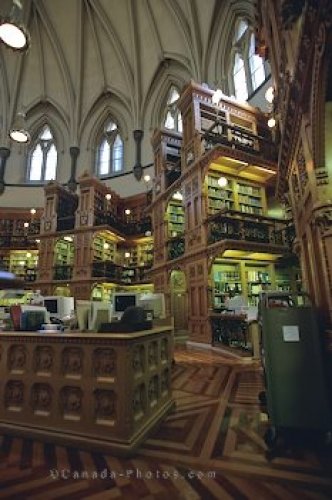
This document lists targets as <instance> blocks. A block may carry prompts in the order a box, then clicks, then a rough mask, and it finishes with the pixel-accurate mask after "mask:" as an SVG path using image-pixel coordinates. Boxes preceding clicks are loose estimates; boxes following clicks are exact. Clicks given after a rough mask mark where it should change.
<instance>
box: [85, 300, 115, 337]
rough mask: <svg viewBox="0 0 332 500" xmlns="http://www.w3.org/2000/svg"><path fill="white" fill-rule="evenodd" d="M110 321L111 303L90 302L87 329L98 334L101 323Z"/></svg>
mask: <svg viewBox="0 0 332 500" xmlns="http://www.w3.org/2000/svg"><path fill="white" fill-rule="evenodd" d="M111 319H112V302H97V301H96V302H91V303H90V310H89V317H88V329H89V330H90V331H94V332H98V330H99V327H100V325H101V323H109V322H110V321H111Z"/></svg>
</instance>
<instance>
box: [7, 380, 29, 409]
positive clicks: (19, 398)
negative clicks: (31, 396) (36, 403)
mask: <svg viewBox="0 0 332 500" xmlns="http://www.w3.org/2000/svg"><path fill="white" fill-rule="evenodd" d="M23 404H24V384H23V382H21V381H20V380H9V381H8V382H7V384H6V387H5V397H4V405H5V408H7V409H8V410H14V411H17V410H20V409H21V408H22V406H23Z"/></svg>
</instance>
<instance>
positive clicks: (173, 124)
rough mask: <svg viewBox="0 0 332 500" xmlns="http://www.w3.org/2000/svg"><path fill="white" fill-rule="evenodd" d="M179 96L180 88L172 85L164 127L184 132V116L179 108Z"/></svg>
mask: <svg viewBox="0 0 332 500" xmlns="http://www.w3.org/2000/svg"><path fill="white" fill-rule="evenodd" d="M179 98H180V94H179V92H178V90H177V89H176V88H175V87H172V88H171V89H170V91H169V94H168V99H167V104H166V115H165V119H164V127H165V128H168V129H169V130H175V131H176V132H182V116H181V113H180V111H179V109H178V101H179Z"/></svg>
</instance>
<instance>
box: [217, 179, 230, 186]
mask: <svg viewBox="0 0 332 500" xmlns="http://www.w3.org/2000/svg"><path fill="white" fill-rule="evenodd" d="M217 182H218V186H220V187H226V186H227V184H228V179H226V177H219V179H218V180H217Z"/></svg>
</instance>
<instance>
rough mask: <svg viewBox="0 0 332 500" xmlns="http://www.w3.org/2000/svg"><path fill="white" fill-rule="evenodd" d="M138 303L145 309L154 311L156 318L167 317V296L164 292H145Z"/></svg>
mask: <svg viewBox="0 0 332 500" xmlns="http://www.w3.org/2000/svg"><path fill="white" fill-rule="evenodd" d="M138 305H139V306H140V307H143V309H145V310H149V311H153V317H154V318H160V319H161V318H165V317H166V308H165V296H164V294H163V293H145V294H142V295H141V296H140V298H139V301H138Z"/></svg>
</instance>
